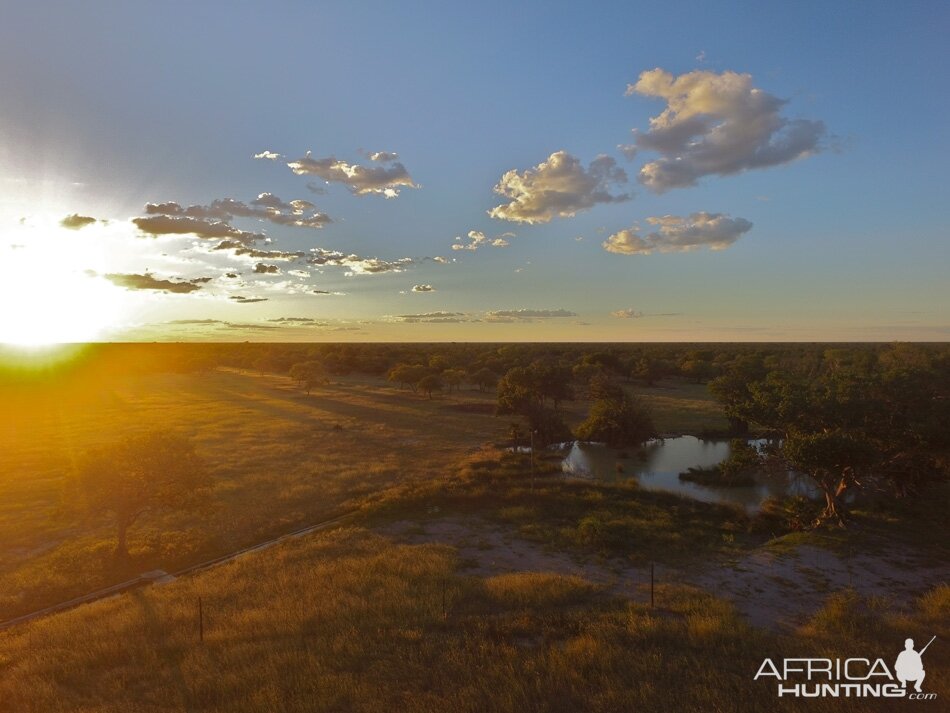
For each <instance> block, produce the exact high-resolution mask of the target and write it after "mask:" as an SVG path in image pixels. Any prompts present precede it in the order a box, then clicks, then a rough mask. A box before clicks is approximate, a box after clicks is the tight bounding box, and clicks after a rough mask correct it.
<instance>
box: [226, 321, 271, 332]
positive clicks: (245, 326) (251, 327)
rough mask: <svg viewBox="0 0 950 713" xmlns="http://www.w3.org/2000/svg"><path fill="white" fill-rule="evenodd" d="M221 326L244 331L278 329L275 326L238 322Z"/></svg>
mask: <svg viewBox="0 0 950 713" xmlns="http://www.w3.org/2000/svg"><path fill="white" fill-rule="evenodd" d="M222 326H223V327H224V328H226V329H246V330H255V331H256V330H271V329H280V325H277V324H241V323H239V322H224V323H223V324H222Z"/></svg>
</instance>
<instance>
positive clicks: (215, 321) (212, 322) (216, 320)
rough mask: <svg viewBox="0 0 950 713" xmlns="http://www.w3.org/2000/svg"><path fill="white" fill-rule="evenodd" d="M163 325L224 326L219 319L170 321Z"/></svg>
mask: <svg viewBox="0 0 950 713" xmlns="http://www.w3.org/2000/svg"><path fill="white" fill-rule="evenodd" d="M165 324H224V322H223V321H221V320H220V319H172V320H169V321H168V322H166V323H165Z"/></svg>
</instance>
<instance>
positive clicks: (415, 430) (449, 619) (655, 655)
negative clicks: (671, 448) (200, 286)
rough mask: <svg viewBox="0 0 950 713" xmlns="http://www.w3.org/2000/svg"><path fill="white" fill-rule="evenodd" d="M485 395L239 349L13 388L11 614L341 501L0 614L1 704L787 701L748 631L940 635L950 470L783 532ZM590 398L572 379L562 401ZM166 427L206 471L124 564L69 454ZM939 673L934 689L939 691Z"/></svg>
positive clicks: (798, 640)
mask: <svg viewBox="0 0 950 713" xmlns="http://www.w3.org/2000/svg"><path fill="white" fill-rule="evenodd" d="M625 388H627V389H628V390H630V391H632V392H633V393H634V394H636V395H637V397H638V398H639V399H640V401H641V402H642V403H643V404H645V405H646V406H647V407H648V408H650V409H651V411H652V413H653V416H654V419H655V421H656V425H657V427H658V430H660V431H661V432H664V433H702V432H708V431H715V430H719V429H722V428H724V427H725V425H726V422H725V419H724V418H723V416H722V414H721V411H720V410H719V406H718V404H717V403H716V402H715V401H714V400H713V399H712V398H711V396H710V395H709V392H708V389H707V387H706V386H705V385H697V384H692V383H688V382H686V381H684V380H682V379H678V378H677V379H664V380H661V381H659V382H658V383H657V385H656V386H654V387H650V388H641V387H636V386H633V385H632V384H629V383H628V384H626V385H625ZM494 403H495V395H494V393H492V392H491V391H485V392H479V391H475V390H467V389H463V390H462V391H453V392H452V393H442V394H438V395H436V396H435V397H434V398H432V399H429V398H426V397H425V396H423V395H422V394H419V393H412V392H410V391H409V390H405V389H399V388H397V387H396V386H395V385H393V384H390V383H387V382H386V381H384V380H383V379H382V378H379V377H374V376H371V375H366V374H362V375H347V376H333V377H331V379H330V383H329V384H328V385H326V386H319V387H317V388H315V389H314V390H313V393H312V394H310V395H307V394H305V393H304V392H303V391H302V390H301V389H300V388H299V387H298V386H297V385H296V384H294V382H292V381H291V380H290V379H289V378H288V377H286V376H284V375H275V374H270V373H261V372H260V371H259V370H257V371H251V370H242V369H236V368H218V369H214V370H210V371H204V372H200V373H189V374H169V373H161V374H137V375H133V374H125V375H118V376H115V377H114V378H110V379H104V380H99V379H97V380H93V381H87V382H82V383H79V384H72V385H71V386H70V387H69V388H63V389H59V390H51V389H37V390H31V391H29V392H26V391H24V392H21V393H19V394H16V393H14V394H13V395H12V396H11V397H10V398H9V399H7V400H6V404H8V405H9V406H10V407H9V408H8V409H5V411H4V415H3V417H2V421H0V425H2V430H0V474H2V475H0V536H2V537H3V538H4V539H3V541H4V547H3V549H2V551H0V619H5V618H9V617H13V616H16V615H17V614H20V613H24V612H27V611H32V610H35V609H38V608H40V607H42V606H44V605H46V604H49V603H53V602H56V601H61V600H63V599H66V598H68V597H71V596H73V595H76V594H81V593H84V592H87V591H89V590H92V589H95V588H97V587H100V586H103V585H106V584H109V583H111V582H114V581H118V580H121V579H124V578H126V577H128V576H130V575H137V574H139V573H141V572H144V571H147V570H153V569H164V570H166V571H174V570H176V569H179V568H181V567H184V566H186V565H188V564H191V563H193V562H196V561H200V560H203V559H207V558H210V557H214V556H217V555H220V554H224V553H227V552H231V551H233V550H236V549H238V548H240V547H242V546H246V545H249V544H253V543H255V542H258V541H261V540H263V539H266V538H269V537H273V536H276V535H280V534H281V533H284V532H287V531H289V530H291V529H293V528H294V527H296V526H299V525H302V524H307V523H310V522H313V521H316V520H319V519H322V518H325V517H328V516H330V515H332V514H335V513H337V512H341V511H344V510H345V511H352V512H353V513H354V514H353V516H352V518H351V519H350V520H349V523H350V524H348V525H347V526H346V527H343V528H340V529H338V530H335V531H328V532H323V533H318V534H311V535H307V536H303V537H300V538H296V539H292V540H288V541H283V542H282V543H280V544H278V545H275V546H274V547H273V548H271V549H268V550H265V551H260V552H252V553H249V554H246V555H242V556H241V557H240V558H238V559H236V560H234V561H232V562H229V563H227V564H224V565H220V566H218V567H215V568H212V569H210V570H207V571H205V572H202V573H200V574H196V575H193V576H187V577H183V578H181V579H178V580H176V581H173V582H171V583H169V584H163V585H154V586H152V587H149V588H145V589H140V590H136V591H133V592H131V593H127V594H125V595H122V596H120V597H117V598H114V599H109V600H104V601H99V602H96V603H93V604H89V605H86V606H83V607H81V608H79V609H76V610H73V611H68V612H65V613H62V614H57V615H53V616H50V617H47V618H43V619H39V620H36V621H33V622H29V623H26V624H23V625H19V626H16V627H13V628H11V629H8V630H6V631H4V632H0V711H2V712H3V713H6V710H11V711H17V713H19V712H20V711H37V712H39V711H42V712H44V713H45V712H46V711H92V710H95V711H103V710H106V711H108V710H114V711H125V710H137V711H179V710H180V711H257V710H267V711H297V710H299V711H305V710H306V711H311V710H328V711H329V710H361V711H377V710H378V711H389V710H415V711H433V712H434V711H445V710H460V711H481V710H500V711H508V710H510V711H522V710H529V711H530V710H545V711H565V713H566V712H567V711H576V710H592V711H615V710H633V709H638V710H656V711H667V710H668V711H694V710H695V711H723V712H726V711H730V712H731V711H735V710H742V711H747V710H780V711H784V710H787V711H793V710H801V709H802V708H801V705H800V704H801V702H800V701H799V702H798V705H796V703H795V702H794V701H789V700H788V699H785V700H779V699H777V698H776V697H775V694H774V690H773V688H774V684H773V683H770V682H761V681H760V682H756V683H753V682H752V676H753V675H754V673H755V671H756V670H757V668H758V666H759V664H760V663H761V660H762V659H763V658H764V657H765V656H766V655H771V656H782V655H785V656H790V657H791V656H831V657H834V656H872V657H877V656H881V657H883V658H884V659H885V660H887V661H889V662H890V661H891V660H892V658H893V656H894V655H896V653H897V651H898V650H899V648H900V646H901V645H902V642H903V639H904V638H906V637H907V636H908V635H912V636H914V637H916V638H929V636H931V635H937V636H938V637H939V639H940V640H943V641H945V640H947V638H948V637H950V630H948V628H947V623H948V622H950V590H948V589H947V586H948V585H947V582H948V580H950V565H948V564H947V563H948V562H950V550H948V546H947V544H946V543H947V541H948V540H947V538H946V537H943V536H941V533H946V531H947V530H946V522H945V510H946V503H947V485H946V483H937V484H934V485H933V486H932V489H931V490H928V491H927V493H926V495H925V496H924V497H920V498H916V499H906V500H899V501H892V500H876V499H868V500H866V501H863V502H862V505H861V507H860V508H857V509H855V511H854V512H853V513H852V520H851V527H850V528H849V529H848V530H833V531H829V530H826V529H822V530H819V531H813V532H793V533H788V531H787V529H786V523H785V522H783V521H782V520H781V517H780V515H778V514H762V515H757V516H750V515H749V514H747V513H746V512H745V511H741V510H739V509H735V508H731V507H727V506H722V505H714V504H709V503H702V502H698V501H694V500H690V499H688V498H683V497H679V496H675V495H672V494H669V493H663V492H654V491H649V490H644V489H640V488H638V487H637V486H636V485H635V483H633V482H618V483H609V482H589V481H580V480H573V479H566V478H562V477H561V475H560V469H559V459H558V457H557V456H556V455H554V454H538V455H537V456H536V458H535V459H534V460H533V462H532V459H531V458H530V457H529V456H527V455H523V454H516V453H509V452H507V451H506V450H505V448H504V443H505V439H506V438H507V433H508V429H509V425H510V424H511V423H512V422H514V421H516V420H517V417H515V416H501V417H496V416H493V415H492V411H493V405H494ZM589 406H590V403H589V402H587V401H584V400H578V401H574V402H568V403H566V404H565V408H564V417H565V421H567V423H568V424H569V425H570V426H572V427H573V426H576V425H577V424H578V423H579V422H580V421H581V420H583V418H584V417H585V415H586V412H587V409H588V408H589ZM155 427H161V428H172V429H177V430H180V431H182V432H184V433H185V434H187V435H189V436H190V437H191V438H192V439H193V440H194V442H195V444H196V447H197V450H198V452H199V454H200V455H201V456H202V457H203V458H204V459H205V460H206V461H207V462H208V464H209V466H210V469H211V477H212V488H211V493H210V496H209V498H208V499H207V502H206V503H205V504H203V505H202V506H201V507H199V508H198V509H188V510H184V511H178V512H175V511H172V512H168V513H165V514H153V515H148V516H145V517H143V519H142V520H140V521H139V522H137V523H136V524H135V526H134V528H133V529H132V531H131V532H130V552H131V557H130V559H129V560H128V561H126V562H124V563H119V562H117V561H116V560H115V559H114V558H113V546H114V532H113V530H112V529H110V527H109V526H108V524H107V523H106V522H105V521H95V520H90V519H85V518H82V517H80V516H79V514H78V512H77V511H76V510H74V509H73V508H72V507H71V503H70V502H69V501H68V500H66V501H64V500H63V497H62V492H63V490H62V486H63V480H64V477H65V476H66V474H67V473H68V472H69V471H70V470H71V469H72V467H73V464H74V463H75V462H76V461H77V459H78V458H79V457H80V456H81V454H82V453H83V452H84V451H85V450H86V449H87V448H88V447H90V446H92V445H95V444H97V443H107V442H111V441H114V440H116V439H118V438H119V437H121V436H123V435H125V434H128V433H133V432H141V431H145V430H148V429H150V428H155ZM651 570H652V571H653V572H654V573H655V576H656V581H657V586H656V590H655V597H656V603H655V606H651V604H650V587H649V581H650V579H649V576H650V575H649V573H650V571H651ZM199 597H200V598H201V607H202V611H203V613H204V627H205V628H204V640H203V641H201V640H200V637H199V633H198V630H197V611H198V598H199ZM443 602H444V604H443ZM76 641H83V642H85V645H84V646H82V647H79V646H76V645H75V642H76ZM927 656H928V658H927V665H928V667H929V668H928V671H930V670H934V671H942V670H946V666H947V663H950V655H948V652H947V649H946V647H942V646H941V647H939V648H937V647H935V648H933V649H932V650H931V651H929V652H928V654H927ZM947 680H948V679H947V678H946V677H945V676H934V677H929V678H928V681H927V684H926V687H925V688H926V690H927V691H929V692H936V693H937V694H938V695H939V696H940V698H945V697H946V696H947V695H950V689H948V686H947ZM888 703H890V702H888V701H885V702H884V703H878V702H875V701H870V702H868V701H867V700H862V701H857V702H856V701H847V700H845V701H833V700H821V701H809V702H808V710H815V711H854V712H855V713H856V712H857V711H875V710H890V709H891V708H890V707H889V706H888Z"/></svg>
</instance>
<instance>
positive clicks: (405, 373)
mask: <svg viewBox="0 0 950 713" xmlns="http://www.w3.org/2000/svg"><path fill="white" fill-rule="evenodd" d="M428 373H429V369H428V368H427V367H425V366H423V365H422V364H396V366H394V367H393V368H392V369H390V370H389V374H388V375H387V377H386V378H387V379H389V381H392V382H395V383H397V384H400V385H402V386H405V387H406V388H409V389H411V390H412V392H413V393H415V392H416V385H417V384H418V383H419V382H420V381H421V380H422V378H423V377H424V376H426V375H427V374H428Z"/></svg>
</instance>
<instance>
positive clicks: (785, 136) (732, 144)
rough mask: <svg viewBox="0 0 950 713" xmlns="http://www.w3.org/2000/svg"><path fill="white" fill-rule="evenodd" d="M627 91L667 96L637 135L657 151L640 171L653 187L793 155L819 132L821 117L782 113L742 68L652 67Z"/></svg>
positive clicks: (813, 147) (812, 147) (817, 141)
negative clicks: (675, 71)
mask: <svg viewBox="0 0 950 713" xmlns="http://www.w3.org/2000/svg"><path fill="white" fill-rule="evenodd" d="M626 93H627V95H631V94H641V95H643V96H647V97H657V98H660V99H664V100H665V101H666V103H667V105H666V108H665V109H664V110H663V111H662V112H661V113H660V114H659V115H657V116H655V117H653V118H652V119H650V129H649V130H648V131H647V132H645V133H641V134H637V140H636V144H637V146H638V147H639V148H640V149H641V150H649V151H655V152H657V153H659V154H660V158H659V159H657V160H655V161H651V162H649V163H647V164H646V165H645V166H643V168H642V169H640V174H639V180H640V182H641V183H643V184H644V185H646V186H647V187H649V188H650V189H652V190H653V191H656V192H658V193H662V192H663V191H666V190H669V189H671V188H681V187H684V186H693V185H696V182H697V181H698V180H699V179H700V178H702V177H703V176H710V175H719V176H727V175H731V174H736V173H741V172H742V171H747V170H750V169H755V168H766V167H769V166H777V165H780V164H783V163H788V162H789V161H794V160H795V159H798V158H802V157H805V156H808V155H810V154H813V153H816V152H818V151H820V150H821V148H822V145H821V144H822V139H823V138H824V137H825V133H826V132H825V125H824V123H823V122H821V121H810V120H806V119H786V118H785V117H783V116H781V115H780V111H781V109H782V107H783V106H784V105H785V103H786V102H785V100H783V99H779V98H777V97H775V96H773V95H771V94H768V93H767V92H764V91H762V90H761V89H757V88H756V87H754V86H753V85H752V76H751V75H749V74H738V73H736V72H728V71H727V72H723V73H721V74H717V73H715V72H710V71H704V70H696V71H693V72H689V73H687V74H682V75H680V76H678V77H674V76H673V75H672V74H670V73H669V72H667V71H665V70H663V69H652V70H650V71H647V72H643V73H642V74H641V75H640V77H639V79H638V80H637V82H636V84H630V85H628V86H627V92H626Z"/></svg>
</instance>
